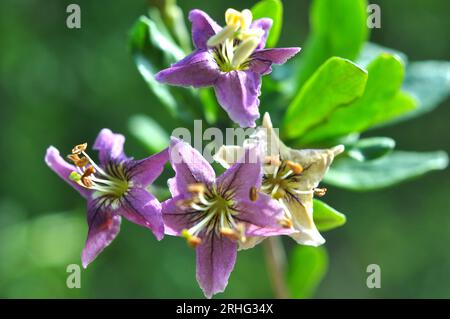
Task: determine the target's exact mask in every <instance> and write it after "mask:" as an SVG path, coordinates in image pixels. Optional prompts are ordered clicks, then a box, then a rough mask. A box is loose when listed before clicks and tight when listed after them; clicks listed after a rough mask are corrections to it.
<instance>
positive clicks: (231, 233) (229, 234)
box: [220, 227, 241, 241]
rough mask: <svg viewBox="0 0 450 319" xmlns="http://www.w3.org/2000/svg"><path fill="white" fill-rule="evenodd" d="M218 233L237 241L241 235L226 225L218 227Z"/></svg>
mask: <svg viewBox="0 0 450 319" xmlns="http://www.w3.org/2000/svg"><path fill="white" fill-rule="evenodd" d="M220 233H221V234H222V235H223V236H225V237H227V238H229V239H231V240H236V241H237V240H239V239H241V236H240V235H239V234H238V232H237V231H235V230H234V229H231V228H228V227H222V228H221V229H220Z"/></svg>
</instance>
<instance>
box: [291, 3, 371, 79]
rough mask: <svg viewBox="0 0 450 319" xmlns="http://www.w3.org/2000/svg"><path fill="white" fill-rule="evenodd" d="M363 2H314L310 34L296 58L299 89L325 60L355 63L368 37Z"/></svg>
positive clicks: (365, 5) (365, 6)
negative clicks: (332, 58) (331, 59)
mask: <svg viewBox="0 0 450 319" xmlns="http://www.w3.org/2000/svg"><path fill="white" fill-rule="evenodd" d="M366 8H367V2H366V1H365V0H340V1H335V0H315V1H314V2H313V3H312V6H311V12H310V20H311V34H310V35H309V37H308V39H307V41H306V43H305V45H304V49H303V51H302V56H301V57H300V72H299V75H298V82H299V85H303V83H305V82H306V80H307V79H308V78H309V77H310V76H311V75H312V74H313V73H314V71H315V70H316V69H317V68H318V67H319V66H320V65H321V64H322V63H323V62H325V61H326V60H327V59H328V58H330V57H332V56H339V57H342V58H347V59H350V60H354V59H356V57H357V56H358V53H359V51H360V50H361V48H362V46H363V44H364V42H365V41H366V40H367V37H368V29H367V26H366V19H367V12H366Z"/></svg>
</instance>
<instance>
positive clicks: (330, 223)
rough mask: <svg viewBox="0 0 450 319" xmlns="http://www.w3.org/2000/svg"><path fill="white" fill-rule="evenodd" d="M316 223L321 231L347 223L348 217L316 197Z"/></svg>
mask: <svg viewBox="0 0 450 319" xmlns="http://www.w3.org/2000/svg"><path fill="white" fill-rule="evenodd" d="M313 208H314V223H315V224H316V226H317V229H319V231H327V230H331V229H334V228H336V227H340V226H342V225H344V224H345V222H346V220H347V219H346V217H345V215H344V214H342V213H339V212H338V211H337V210H335V209H334V208H333V207H330V206H328V205H327V204H325V203H324V202H322V201H320V200H318V199H314V207H313Z"/></svg>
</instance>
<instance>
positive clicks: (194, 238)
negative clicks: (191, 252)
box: [181, 229, 202, 248]
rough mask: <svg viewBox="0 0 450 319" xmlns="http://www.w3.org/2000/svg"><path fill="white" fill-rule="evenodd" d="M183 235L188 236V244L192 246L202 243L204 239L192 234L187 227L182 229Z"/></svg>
mask: <svg viewBox="0 0 450 319" xmlns="http://www.w3.org/2000/svg"><path fill="white" fill-rule="evenodd" d="M181 236H183V237H184V238H186V241H187V244H188V245H189V247H191V248H195V247H197V246H198V245H200V244H201V243H202V240H201V239H200V238H199V237H197V236H194V235H192V234H191V233H190V232H189V231H188V230H187V229H183V230H182V231H181Z"/></svg>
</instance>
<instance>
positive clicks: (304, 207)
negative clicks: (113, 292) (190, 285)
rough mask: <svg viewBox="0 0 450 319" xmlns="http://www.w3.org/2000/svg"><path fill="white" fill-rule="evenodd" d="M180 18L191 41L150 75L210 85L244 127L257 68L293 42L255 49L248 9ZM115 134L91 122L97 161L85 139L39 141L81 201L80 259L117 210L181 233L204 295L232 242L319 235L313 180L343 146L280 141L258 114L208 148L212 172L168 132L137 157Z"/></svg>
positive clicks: (283, 56)
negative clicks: (164, 185) (159, 192)
mask: <svg viewBox="0 0 450 319" xmlns="http://www.w3.org/2000/svg"><path fill="white" fill-rule="evenodd" d="M189 17H190V20H191V21H192V24H193V30H192V34H193V41H194V44H195V46H196V50H195V51H194V52H193V53H192V54H191V55H189V56H188V57H186V58H185V59H183V60H182V61H180V62H178V63H176V64H174V65H172V66H171V67H170V68H169V69H167V70H163V71H161V72H160V73H158V75H157V79H158V80H159V81H161V82H165V83H170V84H174V85H184V86H190V85H192V86H194V87H201V86H214V88H215V90H216V94H217V99H218V101H219V103H220V104H221V105H222V106H223V107H224V108H225V110H227V112H228V113H229V115H230V117H231V119H232V120H234V121H236V122H237V123H239V124H240V125H242V126H254V125H255V120H256V119H257V118H258V117H259V111H258V104H259V100H258V96H259V95H260V86H261V76H262V75H264V74H267V73H269V72H270V71H271V65H272V64H273V63H276V64H280V63H284V62H285V61H286V60H287V59H288V58H290V57H292V56H293V55H295V54H296V53H297V52H298V51H299V49H298V48H286V49H264V45H265V41H266V38H267V34H268V31H269V29H270V26H271V20H270V19H259V20H256V21H252V15H251V12H250V11H249V10H244V11H242V12H238V11H236V10H233V9H229V10H227V12H226V14H225V20H226V26H225V27H224V28H221V27H219V26H218V25H217V24H216V23H215V22H214V21H212V19H211V18H210V17H209V16H208V15H207V14H206V13H204V12H202V11H199V10H194V11H192V12H191V13H190V15H189ZM124 141H125V138H124V136H123V135H120V134H114V133H113V132H111V131H110V130H109V129H103V130H102V131H100V134H99V135H98V137H97V139H96V141H95V143H94V145H93V149H94V150H96V151H98V163H96V162H95V161H94V160H93V159H92V158H91V157H90V156H89V155H88V154H87V144H86V143H84V144H79V145H77V146H75V147H74V148H73V149H72V151H71V153H70V154H69V155H68V156H67V158H68V161H66V160H64V159H63V158H62V157H61V156H60V154H59V152H58V150H57V149H56V148H54V147H49V148H48V150H47V154H46V157H45V161H46V163H47V165H48V166H49V167H50V168H51V169H52V170H53V171H55V172H56V173H57V174H58V175H59V176H60V177H61V178H62V179H64V180H65V181H66V182H67V183H69V184H70V185H71V186H72V187H74V188H75V189H76V190H77V191H78V192H79V193H80V195H81V196H82V197H84V198H85V199H86V201H87V223H88V227H89V230H88V235H87V240H86V244H85V247H84V249H83V253H82V263H83V266H84V267H86V266H87V265H88V264H89V263H90V262H92V261H93V260H94V259H95V258H96V257H97V256H98V255H99V254H100V252H102V251H103V249H104V248H105V247H107V246H108V245H109V244H110V243H111V242H112V241H113V240H114V239H115V237H116V236H117V234H118V232H119V229H120V222H121V218H122V217H125V218H126V219H128V220H129V221H131V222H133V223H136V224H138V225H141V226H143V227H146V228H149V229H150V230H151V231H152V232H153V234H154V235H155V237H156V238H157V239H158V240H161V239H162V238H163V236H164V234H167V235H173V236H180V237H183V238H185V239H186V241H187V243H188V245H189V246H190V247H192V248H194V249H195V251H196V256H197V257H196V262H197V281H198V283H199V285H200V287H201V288H202V290H203V292H204V294H205V296H206V297H208V298H210V297H212V296H213V295H214V294H216V293H218V292H221V291H223V290H224V289H225V287H226V285H227V282H228V278H229V276H230V273H231V271H232V269H233V267H234V264H235V261H236V255H237V250H238V249H248V248H252V247H254V246H255V245H257V244H258V243H260V242H261V241H262V240H264V239H265V238H266V237H270V236H279V235H288V236H290V237H292V238H293V239H294V240H295V241H296V242H297V243H299V244H304V245H312V246H318V245H321V244H323V243H324V241H325V240H324V239H323V237H322V236H321V235H320V233H319V231H318V230H317V228H316V226H315V224H314V219H313V205H312V201H313V197H314V196H323V195H324V194H325V192H326V189H324V188H319V182H320V181H321V180H322V178H323V176H324V175H325V173H326V171H327V170H328V168H329V166H330V165H331V162H332V161H333V159H334V157H335V156H336V155H338V154H339V153H341V152H342V151H343V146H336V147H334V148H331V149H325V150H312V149H302V150H294V149H290V148H288V147H287V146H285V145H284V143H283V142H282V141H281V140H280V139H279V137H278V135H277V134H276V132H275V130H274V129H273V126H272V123H271V119H270V117H269V115H268V114H266V115H265V116H264V119H263V121H262V125H261V126H260V127H258V128H257V129H256V131H255V133H254V134H253V135H252V136H251V137H250V138H249V139H248V140H247V141H245V143H244V144H243V145H239V146H233V145H228V146H223V147H221V148H220V149H219V150H218V152H217V153H216V154H215V156H214V158H215V160H216V161H217V162H219V163H220V164H222V165H223V166H224V167H225V168H226V171H225V172H224V173H222V174H221V175H220V176H218V177H216V174H215V172H214V170H213V168H212V166H211V165H210V164H209V163H208V162H207V161H206V160H205V158H203V156H202V155H201V154H200V153H199V152H198V151H197V150H195V149H194V148H192V147H191V146H190V145H189V144H187V143H186V142H184V141H182V140H179V139H177V138H175V137H172V138H171V140H170V146H169V147H168V148H167V149H165V150H163V151H162V152H160V153H158V154H155V155H153V156H150V157H148V158H145V159H142V160H134V159H133V158H130V157H127V156H126V155H125V153H124V151H123V147H124ZM166 163H170V165H171V167H172V169H173V171H174V172H175V176H174V177H173V178H171V179H169V180H168V187H169V190H170V192H171V198H169V199H168V200H166V201H164V202H162V203H161V202H159V201H158V199H156V198H155V196H153V195H152V194H151V193H150V192H149V190H148V186H149V185H150V184H151V183H153V182H154V181H155V179H156V178H157V177H158V176H159V175H160V174H161V173H162V171H163V169H164V166H165V165H166Z"/></svg>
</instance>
